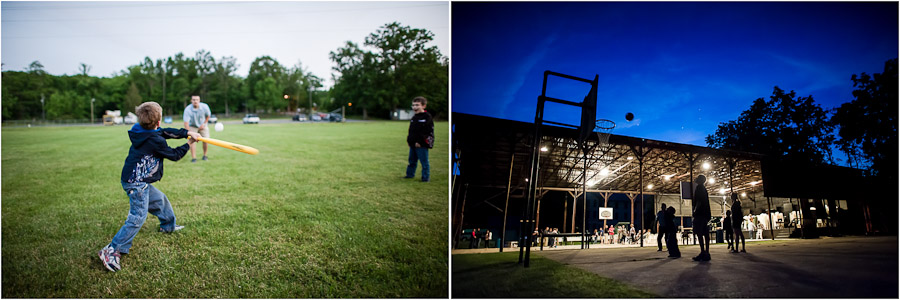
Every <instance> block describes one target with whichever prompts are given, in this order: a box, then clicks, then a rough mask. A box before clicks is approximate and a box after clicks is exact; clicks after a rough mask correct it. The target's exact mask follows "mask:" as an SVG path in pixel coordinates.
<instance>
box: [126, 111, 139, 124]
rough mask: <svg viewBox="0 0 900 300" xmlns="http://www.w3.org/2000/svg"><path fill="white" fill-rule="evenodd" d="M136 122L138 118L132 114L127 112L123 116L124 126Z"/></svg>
mask: <svg viewBox="0 0 900 300" xmlns="http://www.w3.org/2000/svg"><path fill="white" fill-rule="evenodd" d="M137 122H138V117H137V115H135V114H134V113H131V112H129V113H128V115H126V116H125V124H134V123H137Z"/></svg>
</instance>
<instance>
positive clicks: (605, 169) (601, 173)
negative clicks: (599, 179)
mask: <svg viewBox="0 0 900 300" xmlns="http://www.w3.org/2000/svg"><path fill="white" fill-rule="evenodd" d="M600 176H603V177H606V176H609V169H607V168H603V169H600Z"/></svg>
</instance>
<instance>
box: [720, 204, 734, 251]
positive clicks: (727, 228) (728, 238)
mask: <svg viewBox="0 0 900 300" xmlns="http://www.w3.org/2000/svg"><path fill="white" fill-rule="evenodd" d="M731 224H732V221H731V211H730V210H727V211H725V218H723V219H722V231H723V232H725V242H728V250H731V249H734V244H732V239H733V238H732V236H733V235H734V232H733V231H732V230H731Z"/></svg>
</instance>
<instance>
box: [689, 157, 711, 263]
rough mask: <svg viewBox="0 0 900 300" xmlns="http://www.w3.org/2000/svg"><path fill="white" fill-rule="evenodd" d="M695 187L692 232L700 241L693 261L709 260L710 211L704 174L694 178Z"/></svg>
mask: <svg viewBox="0 0 900 300" xmlns="http://www.w3.org/2000/svg"><path fill="white" fill-rule="evenodd" d="M694 183H696V184H697V188H696V189H694V199H693V202H694V203H693V204H694V212H693V217H694V218H693V220H694V234H696V235H697V241H698V242H699V243H700V255H697V257H694V260H695V261H709V260H710V259H711V258H710V256H709V220H710V219H712V213H711V212H710V210H709V192H707V191H706V186H705V185H704V184H706V176H703V175H699V176H697V179H696V180H694Z"/></svg>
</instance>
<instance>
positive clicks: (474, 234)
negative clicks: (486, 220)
mask: <svg viewBox="0 0 900 300" xmlns="http://www.w3.org/2000/svg"><path fill="white" fill-rule="evenodd" d="M476 243H478V228H476V229H473V230H472V239H471V240H469V248H470V249H476V248H478V247H477V246H476Z"/></svg>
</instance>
